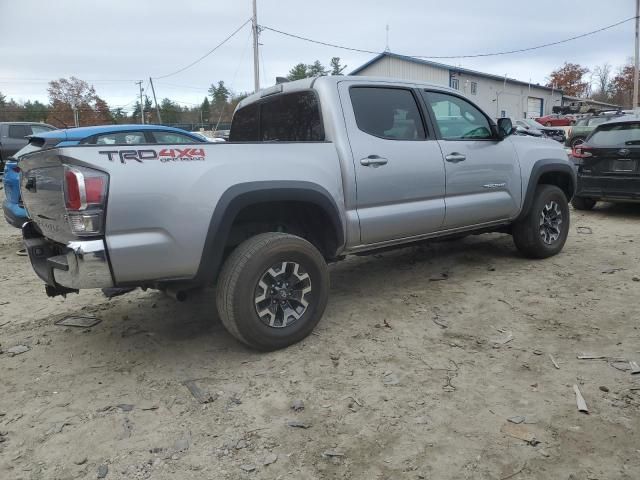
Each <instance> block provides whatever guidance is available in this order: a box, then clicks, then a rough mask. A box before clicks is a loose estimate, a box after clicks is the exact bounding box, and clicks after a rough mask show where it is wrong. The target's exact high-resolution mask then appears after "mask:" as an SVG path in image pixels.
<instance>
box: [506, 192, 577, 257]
mask: <svg viewBox="0 0 640 480" xmlns="http://www.w3.org/2000/svg"><path fill="white" fill-rule="evenodd" d="M568 233H569V202H568V201H567V197H566V196H565V194H564V192H563V191H562V190H561V189H560V188H558V187H556V186H555V185H538V187H537V188H536V191H535V196H534V199H533V205H531V209H530V210H529V213H527V215H526V216H525V217H524V218H523V219H521V220H518V221H517V222H516V223H515V224H514V225H513V241H514V243H515V244H516V247H517V248H518V250H520V252H521V253H522V254H523V255H525V256H526V257H529V258H547V257H551V256H553V255H556V254H557V253H558V252H560V250H562V247H564V244H565V242H566V241H567V235H568Z"/></svg>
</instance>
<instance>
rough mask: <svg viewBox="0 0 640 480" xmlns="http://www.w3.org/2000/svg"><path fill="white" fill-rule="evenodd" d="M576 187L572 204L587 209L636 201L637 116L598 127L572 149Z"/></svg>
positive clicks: (639, 195) (639, 197)
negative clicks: (603, 201)
mask: <svg viewBox="0 0 640 480" xmlns="http://www.w3.org/2000/svg"><path fill="white" fill-rule="evenodd" d="M573 158H574V162H575V163H576V165H577V168H578V187H577V190H576V194H575V196H574V197H573V200H572V204H573V206H574V207H575V208H576V209H578V210H591V209H592V208H593V207H594V206H595V204H596V202H597V201H598V200H606V201H608V202H629V201H640V116H635V115H634V116H627V115H625V116H622V117H619V118H617V119H615V120H611V121H609V122H607V123H604V124H602V125H599V126H598V127H597V128H596V129H595V130H594V132H593V133H592V134H591V135H590V136H589V137H587V140H586V141H585V143H583V144H581V145H578V146H577V147H575V148H574V150H573Z"/></svg>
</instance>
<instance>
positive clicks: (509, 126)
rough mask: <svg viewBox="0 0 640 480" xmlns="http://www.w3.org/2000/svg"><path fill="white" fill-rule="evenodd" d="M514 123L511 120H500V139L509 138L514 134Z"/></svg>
mask: <svg viewBox="0 0 640 480" xmlns="http://www.w3.org/2000/svg"><path fill="white" fill-rule="evenodd" d="M513 130H514V129H513V123H512V122H511V119H510V118H499V119H498V135H499V136H500V138H505V137H508V136H509V135H511V134H512V133H513Z"/></svg>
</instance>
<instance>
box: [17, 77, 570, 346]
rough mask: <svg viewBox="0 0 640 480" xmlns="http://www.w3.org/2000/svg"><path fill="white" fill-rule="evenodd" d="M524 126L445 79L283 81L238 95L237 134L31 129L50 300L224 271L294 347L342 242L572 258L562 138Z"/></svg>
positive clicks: (26, 191)
mask: <svg viewBox="0 0 640 480" xmlns="http://www.w3.org/2000/svg"><path fill="white" fill-rule="evenodd" d="M511 132H512V124H511V120H509V119H508V118H503V119H500V120H499V121H498V124H496V123H494V122H493V120H492V119H491V118H490V117H489V116H488V115H487V114H486V113H484V112H483V111H482V110H480V109H479V108H478V107H477V106H476V105H474V104H473V103H472V102H471V101H470V100H468V99H466V98H465V97H464V96H462V95H461V94H460V93H459V92H458V91H457V90H453V89H449V88H446V87H443V86H440V85H431V84H425V83H413V82H406V81H402V82H394V81H392V80H388V79H384V80H381V79H375V78H367V77H347V76H345V77H342V76H325V77H316V78H309V79H304V80H298V81H295V82H290V83H285V84H279V85H276V86H274V87H271V88H268V89H265V90H261V91H259V92H257V93H255V94H253V95H251V96H249V97H248V98H246V99H244V100H242V101H241V102H240V103H239V105H238V107H237V109H236V111H235V113H234V116H233V119H232V125H231V133H230V142H227V143H221V144H211V143H208V144H202V145H198V146H197V148H186V149H185V148H184V147H183V146H181V145H165V146H162V147H156V146H154V145H139V146H134V145H112V146H110V147H105V146H104V145H101V146H96V145H91V144H85V145H79V146H76V147H73V148H67V147H65V146H60V145H58V146H55V147H54V148H47V145H46V142H45V141H44V139H42V140H40V139H32V148H33V151H32V152H31V153H29V154H26V155H24V156H23V157H22V158H21V160H20V163H19V166H20V168H21V169H22V180H21V182H22V192H23V196H24V202H25V205H26V206H27V210H28V211H29V213H30V214H31V218H32V221H30V222H29V223H27V224H26V225H25V226H24V227H23V237H24V241H25V245H26V248H27V250H28V253H29V257H30V260H31V263H32V266H33V268H34V270H35V271H36V273H37V274H38V275H39V277H40V278H41V279H42V280H43V281H44V282H45V284H46V289H47V293H48V295H50V296H56V295H63V294H67V293H70V292H77V291H78V290H79V289H86V288H111V287H133V286H140V287H145V288H156V289H159V290H164V291H166V292H167V293H168V294H169V295H171V296H172V297H174V298H177V299H184V298H186V296H187V295H188V294H187V292H188V291H189V290H190V289H193V288H198V287H203V286H206V285H211V284H216V285H217V287H216V288H217V290H216V295H217V302H216V304H217V308H218V312H219V316H220V318H221V319H222V322H223V324H224V325H225V326H226V328H227V330H228V331H229V332H230V333H231V334H232V335H233V336H235V337H236V338H237V339H238V340H240V341H242V342H244V343H246V344H248V345H250V346H251V347H254V348H256V349H261V350H272V349H277V348H282V347H285V346H287V345H291V344H292V343H295V342H297V341H300V340H301V339H303V338H304V337H306V336H307V335H308V334H309V333H311V331H312V330H313V328H314V327H315V325H316V324H317V323H318V321H319V320H320V318H321V317H322V315H323V312H324V310H325V306H326V304H327V301H328V295H329V271H328V267H327V262H329V261H336V260H339V259H341V258H343V257H344V256H345V255H347V254H355V253H365V252H367V253H373V252H376V251H379V249H380V248H390V247H399V246H406V245H407V244H410V243H413V242H417V241H423V240H426V239H433V238H446V237H452V236H459V235H462V234H469V233H483V232H490V231H498V232H505V233H511V234H512V235H513V239H514V242H515V245H516V247H517V248H518V250H519V251H520V252H521V253H522V254H523V255H524V256H526V257H530V258H546V257H550V256H552V255H555V254H557V253H559V252H560V251H561V250H562V248H563V246H564V243H565V241H566V238H567V234H568V232H569V214H570V212H569V206H568V205H569V204H568V202H569V200H570V199H571V197H572V196H573V191H574V188H575V171H574V168H573V166H572V165H571V163H570V162H569V160H568V158H567V154H566V153H565V151H564V148H563V147H562V146H561V145H559V144H557V143H556V142H547V141H540V140H539V139H534V138H529V137H521V136H513V135H510V134H511ZM356 183H357V188H356ZM445 205H446V208H445ZM389 273H390V272H389Z"/></svg>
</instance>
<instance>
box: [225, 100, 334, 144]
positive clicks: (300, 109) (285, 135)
mask: <svg viewBox="0 0 640 480" xmlns="http://www.w3.org/2000/svg"><path fill="white" fill-rule="evenodd" d="M229 141H230V142H322V141H324V128H323V126H322V116H321V114H320V104H319V102H318V97H317V96H316V94H315V93H314V92H313V91H310V90H309V91H302V92H293V93H286V94H280V95H274V96H273V97H266V98H263V99H261V100H259V101H257V102H255V103H251V104H249V105H247V106H246V107H243V108H241V109H239V110H238V111H237V112H236V113H235V115H234V116H233V121H232V122H231V131H230V132H229Z"/></svg>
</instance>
